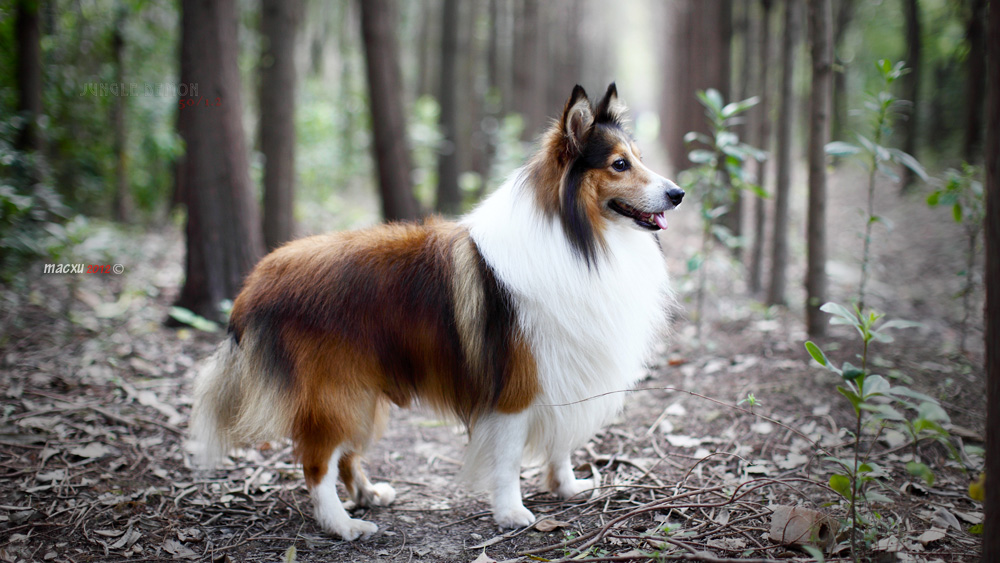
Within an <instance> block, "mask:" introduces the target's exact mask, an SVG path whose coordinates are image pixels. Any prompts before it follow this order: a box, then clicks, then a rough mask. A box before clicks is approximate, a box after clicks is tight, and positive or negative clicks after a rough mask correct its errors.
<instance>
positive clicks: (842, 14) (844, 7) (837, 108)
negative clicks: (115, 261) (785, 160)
mask: <svg viewBox="0 0 1000 563" xmlns="http://www.w3.org/2000/svg"><path fill="white" fill-rule="evenodd" d="M854 1H855V0H840V2H839V5H838V6H837V23H836V26H835V27H834V30H833V49H834V56H835V57H837V59H836V60H837V67H838V69H837V71H836V72H835V73H834V74H833V125H832V133H831V135H832V138H834V139H843V138H844V131H845V130H846V128H847V71H846V67H847V63H846V62H844V61H843V60H841V59H840V58H839V55H838V53H839V51H840V46H841V43H842V42H843V39H844V36H845V35H846V33H847V28H848V26H849V25H850V24H851V17H852V16H853V15H854Z"/></svg>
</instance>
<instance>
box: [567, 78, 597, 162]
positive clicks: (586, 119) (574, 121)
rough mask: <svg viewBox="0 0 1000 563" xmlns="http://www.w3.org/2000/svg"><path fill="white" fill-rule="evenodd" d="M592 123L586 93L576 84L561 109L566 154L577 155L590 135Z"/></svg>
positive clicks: (592, 116)
mask: <svg viewBox="0 0 1000 563" xmlns="http://www.w3.org/2000/svg"><path fill="white" fill-rule="evenodd" d="M593 123H594V110H593V108H592V107H591V106H590V100H589V99H588V98H587V92H586V91H584V89H583V86H580V85H579V84H577V85H576V86H575V87H574V88H573V93H572V94H570V97H569V100H567V101H566V107H564V108H563V115H562V121H561V122H560V127H561V128H562V133H563V138H564V139H565V140H566V144H567V147H566V148H567V152H569V153H572V154H574V155H575V154H579V152H580V149H581V148H582V147H583V143H584V141H585V140H586V138H587V135H588V134H589V133H590V126H591V125H593Z"/></svg>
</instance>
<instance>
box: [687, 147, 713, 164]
mask: <svg viewBox="0 0 1000 563" xmlns="http://www.w3.org/2000/svg"><path fill="white" fill-rule="evenodd" d="M688 160H690V161H691V162H693V163H695V164H710V163H712V162H714V161H715V152H713V151H709V150H705V149H695V150H693V151H691V152H689V153H688Z"/></svg>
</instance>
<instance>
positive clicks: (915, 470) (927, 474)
mask: <svg viewBox="0 0 1000 563" xmlns="http://www.w3.org/2000/svg"><path fill="white" fill-rule="evenodd" d="M906 472H907V473H909V474H910V475H913V476H914V477H919V478H920V479H923V480H924V482H925V483H927V486H928V487H933V486H934V472H933V471H931V468H930V467H928V466H927V464H925V463H921V462H919V461H908V462H906Z"/></svg>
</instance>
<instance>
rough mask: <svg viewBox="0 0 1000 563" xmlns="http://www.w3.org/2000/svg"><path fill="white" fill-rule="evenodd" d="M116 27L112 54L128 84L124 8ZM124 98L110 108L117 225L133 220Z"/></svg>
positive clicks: (122, 80)
mask: <svg viewBox="0 0 1000 563" xmlns="http://www.w3.org/2000/svg"><path fill="white" fill-rule="evenodd" d="M116 12H117V13H116V14H115V27H114V30H113V31H112V32H111V54H112V59H113V60H114V68H115V82H116V83H118V84H124V83H125V62H124V59H125V34H124V28H125V22H126V18H127V16H128V11H127V10H126V8H125V6H124V5H123V4H118V5H117V6H116ZM125 99H126V98H125V95H124V92H122V93H120V95H118V96H115V98H114V100H113V105H112V106H111V124H112V129H113V130H114V142H113V148H114V152H115V191H114V197H113V201H112V210H111V212H112V216H113V217H114V218H115V220H116V221H121V222H127V221H129V220H130V219H131V216H132V191H131V190H130V189H129V185H128V167H127V162H128V160H127V159H128V154H127V152H126V143H125Z"/></svg>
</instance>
